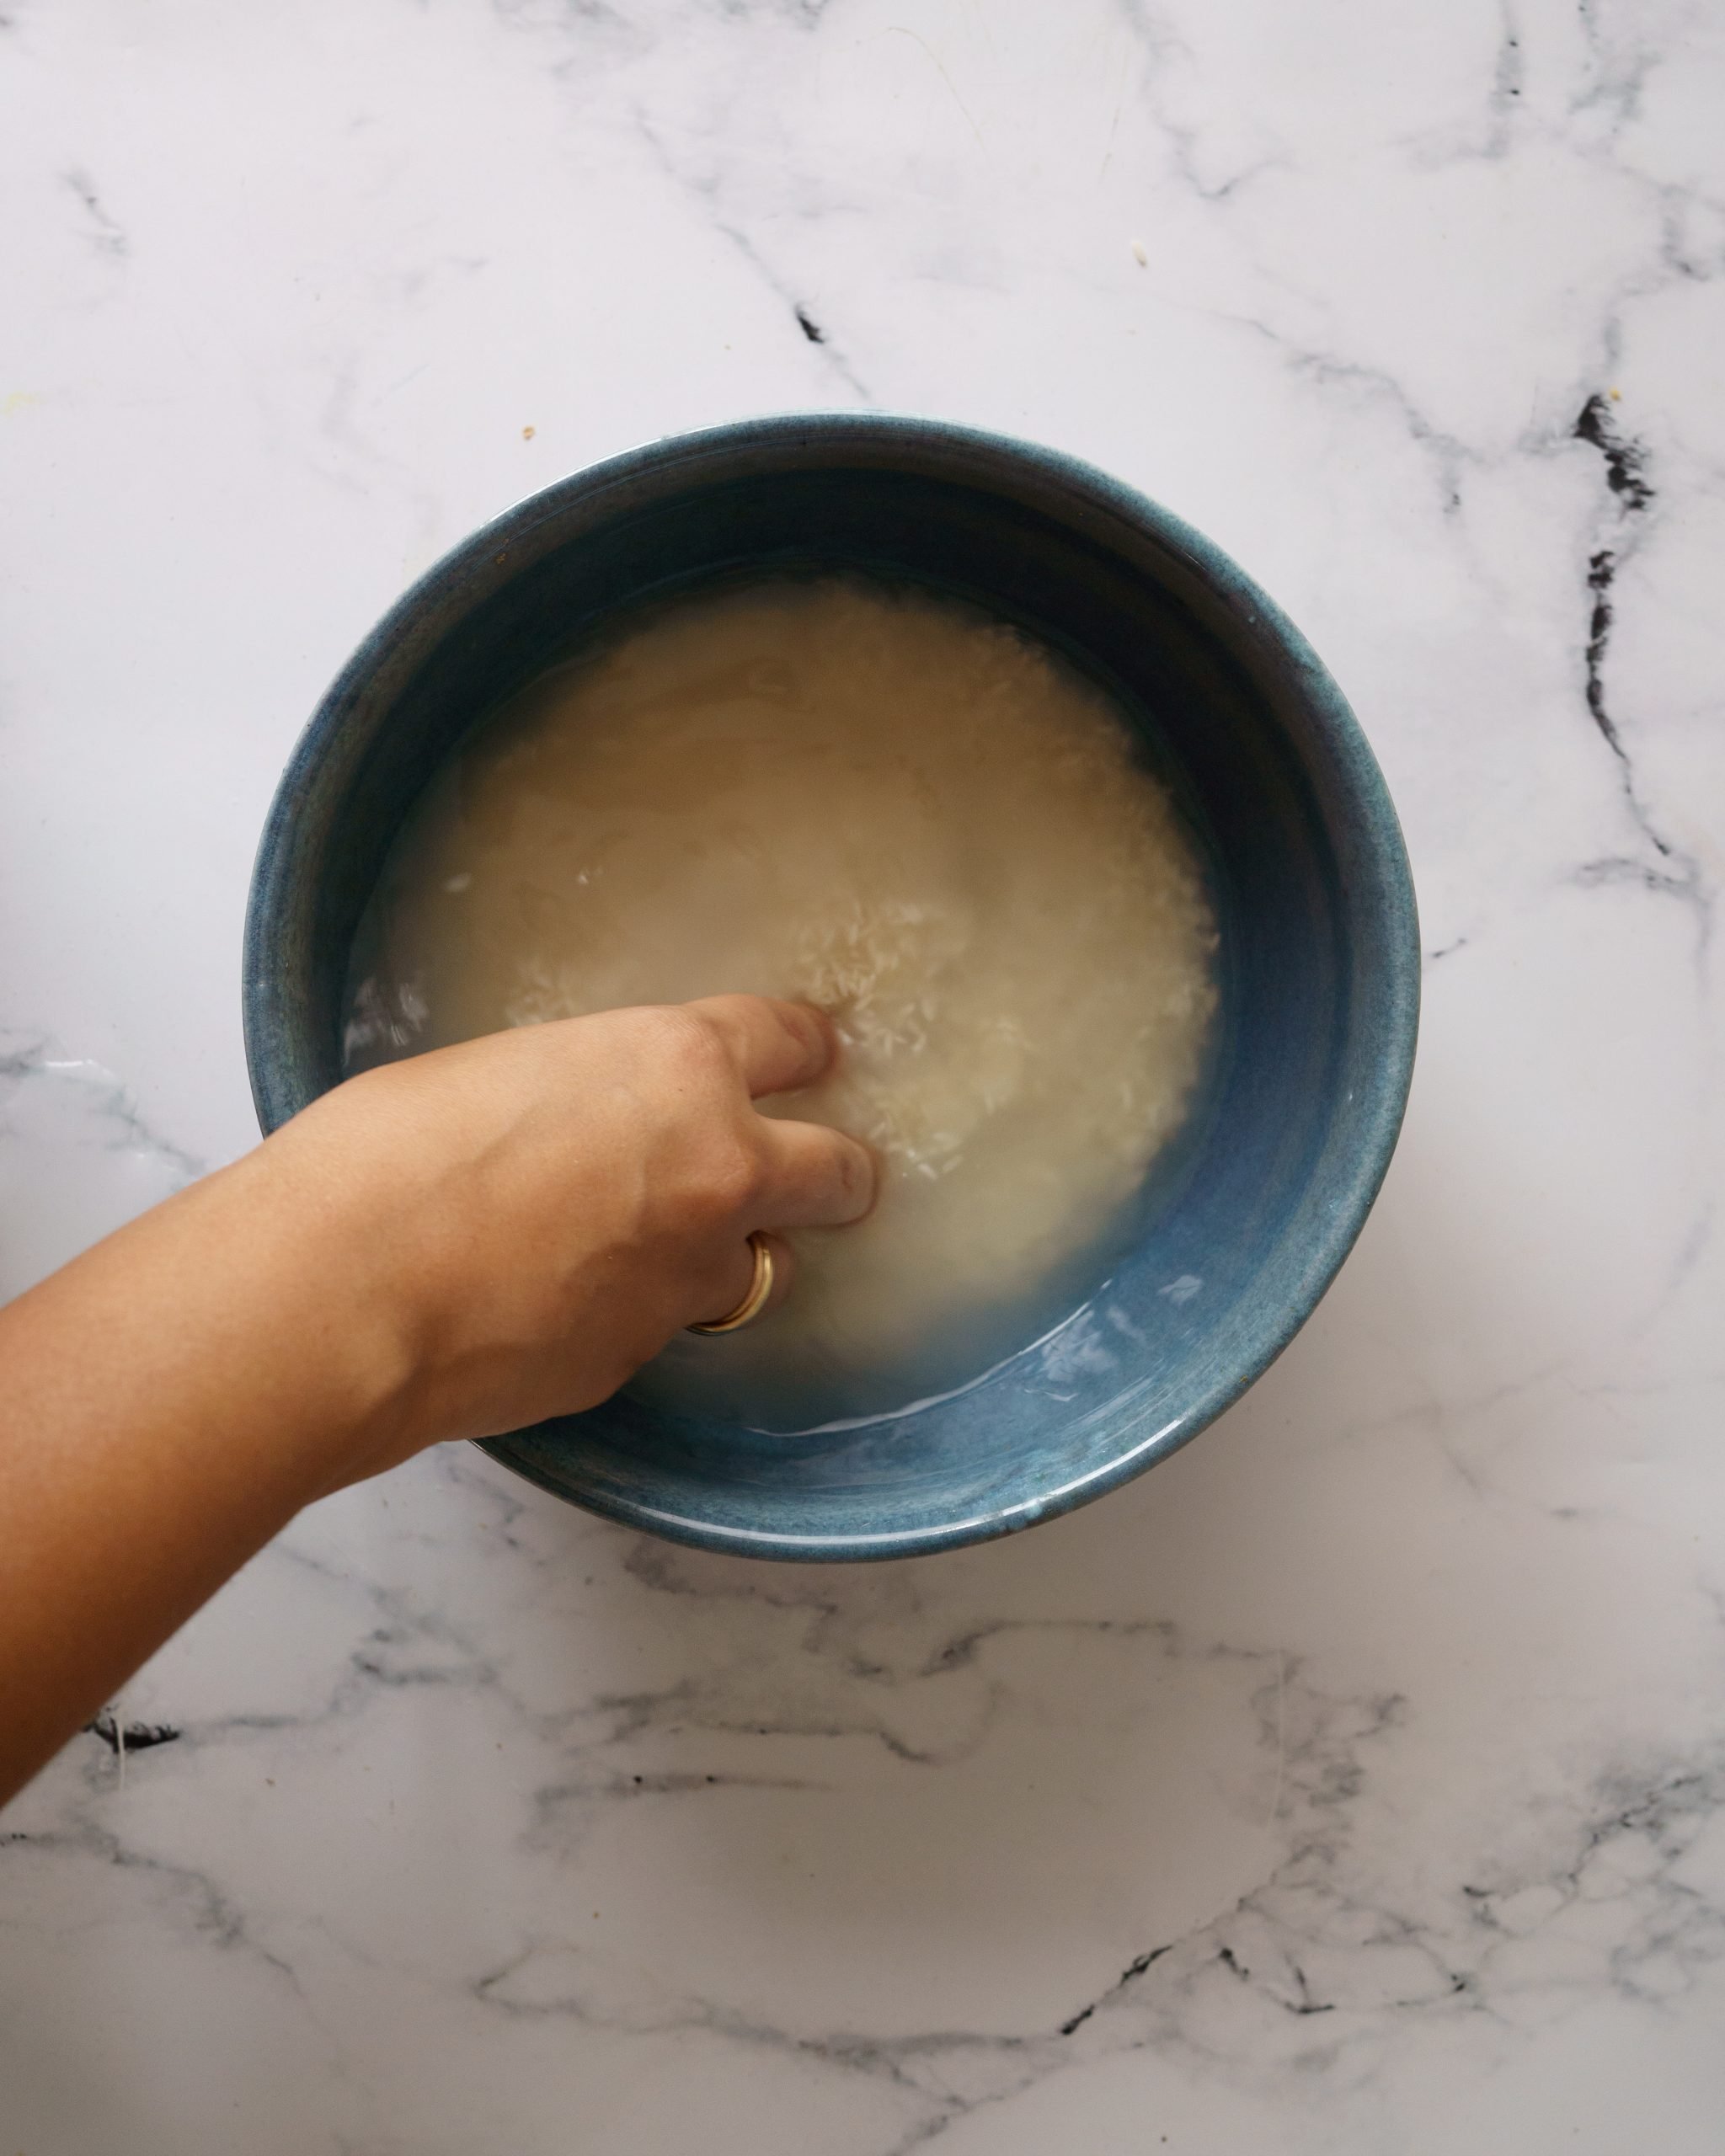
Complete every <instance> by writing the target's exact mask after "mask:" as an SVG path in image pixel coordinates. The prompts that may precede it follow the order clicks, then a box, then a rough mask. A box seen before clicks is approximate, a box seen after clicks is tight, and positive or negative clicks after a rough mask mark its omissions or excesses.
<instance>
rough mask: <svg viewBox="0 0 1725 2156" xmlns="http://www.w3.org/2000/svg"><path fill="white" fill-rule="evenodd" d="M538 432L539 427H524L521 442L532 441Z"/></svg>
mask: <svg viewBox="0 0 1725 2156" xmlns="http://www.w3.org/2000/svg"><path fill="white" fill-rule="evenodd" d="M538 431H539V430H538V429H537V427H523V428H522V429H521V440H523V441H531V440H532V439H533V437H534V435H536V434H537V433H538Z"/></svg>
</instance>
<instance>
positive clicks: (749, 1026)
mask: <svg viewBox="0 0 1725 2156" xmlns="http://www.w3.org/2000/svg"><path fill="white" fill-rule="evenodd" d="M687 1007H688V1008H689V1009H690V1010H691V1011H693V1012H695V1013H696V1015H697V1017H702V1018H704V1019H705V1020H706V1021H707V1022H708V1025H710V1026H712V1027H713V1028H714V1029H715V1030H716V1031H717V1033H718V1034H719V1036H720V1038H722V1039H723V1040H724V1043H725V1045H726V1047H727V1048H728V1049H729V1050H730V1053H731V1059H732V1060H733V1062H734V1063H735V1065H736V1066H737V1069H738V1071H739V1072H740V1075H741V1077H742V1080H743V1083H744V1084H745V1086H747V1087H748V1088H749V1097H750V1099H751V1100H756V1101H758V1100H759V1099H760V1098H761V1096H762V1095H763V1094H765V1093H792V1092H795V1091H797V1089H798V1087H799V1086H812V1085H813V1084H814V1081H815V1080H816V1079H817V1078H824V1077H825V1075H826V1074H827V1072H828V1071H829V1070H831V1068H832V1066H833V1064H834V1062H835V1061H836V1059H837V1056H838V1052H839V1042H838V1035H837V1034H836V1033H835V1032H834V1031H833V1028H832V1021H831V1020H830V1018H829V1017H827V1015H826V1013H825V1011H817V1010H816V1009H815V1007H814V1005H813V1004H812V1003H784V1002H781V1001H779V999H778V998H777V996H772V995H703V996H702V997H701V998H700V999H699V1000H698V1001H697V1002H694V1003H691V1004H690V1005H689V1006H687Z"/></svg>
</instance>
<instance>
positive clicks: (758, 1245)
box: [686, 1231, 772, 1334]
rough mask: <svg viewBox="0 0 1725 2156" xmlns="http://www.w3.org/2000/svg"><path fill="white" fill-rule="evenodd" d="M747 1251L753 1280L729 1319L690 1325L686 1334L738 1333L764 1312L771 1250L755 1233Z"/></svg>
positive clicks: (724, 1318) (769, 1284) (768, 1292)
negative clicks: (751, 1254)
mask: <svg viewBox="0 0 1725 2156" xmlns="http://www.w3.org/2000/svg"><path fill="white" fill-rule="evenodd" d="M749 1247H750V1250H752V1251H754V1253H755V1278H753V1279H752V1280H751V1281H750V1283H749V1292H748V1294H746V1295H745V1296H744V1298H743V1299H742V1301H741V1302H740V1303H739V1304H738V1305H737V1307H736V1308H735V1309H734V1310H733V1311H732V1312H731V1314H730V1315H729V1317H716V1318H714V1319H713V1322H712V1323H711V1324H710V1325H692V1326H688V1327H687V1328H686V1330H687V1331H690V1332H699V1333H704V1334H712V1333H715V1332H740V1331H742V1329H743V1327H744V1326H745V1325H753V1323H754V1322H755V1321H756V1318H757V1317H759V1316H760V1315H761V1311H762V1310H765V1309H766V1299H767V1297H768V1296H769V1295H770V1294H772V1244H771V1243H769V1242H768V1241H767V1240H766V1236H765V1235H761V1234H760V1233H759V1232H758V1231H757V1232H756V1234H754V1235H750V1238H749Z"/></svg>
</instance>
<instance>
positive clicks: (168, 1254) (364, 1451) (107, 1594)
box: [0, 1148, 407, 1800]
mask: <svg viewBox="0 0 1725 2156" xmlns="http://www.w3.org/2000/svg"><path fill="white" fill-rule="evenodd" d="M340 1210H341V1208H340V1203H339V1198H338V1196H337V1195H336V1194H335V1193H330V1192H328V1191H319V1190H318V1188H317V1187H315V1185H312V1187H303V1188H302V1187H296V1185H294V1184H292V1183H291V1182H290V1181H289V1180H288V1179H287V1178H285V1177H282V1176H281V1175H280V1173H279V1172H277V1171H276V1170H275V1162H274V1160H273V1158H272V1157H271V1156H270V1149H268V1148H264V1149H263V1150H262V1151H260V1152H259V1154H255V1155H252V1156H250V1158H248V1160H246V1161H242V1162H240V1163H238V1165H237V1166H234V1167H232V1168H229V1169H227V1170H224V1171H222V1172H221V1173H220V1174H218V1175H216V1176H212V1177H209V1178H208V1179H207V1180H206V1181H205V1182H202V1183H200V1184H198V1185H196V1186H195V1187H194V1188H192V1189H191V1190H189V1191H187V1192H185V1193H183V1194H182V1195H181V1196H180V1197H179V1198H175V1199H174V1200H173V1201H171V1202H170V1203H168V1204H167V1205H164V1206H162V1207H159V1208H158V1209H156V1211H154V1212H153V1213H151V1214H147V1215H146V1216H145V1217H144V1218H143V1219H141V1220H138V1221H136V1222H134V1223H133V1224H132V1225H131V1226H130V1227H129V1228H126V1229H123V1230H120V1233H119V1234H118V1235H114V1236H110V1237H109V1239H108V1240H107V1241H105V1242H104V1243H101V1244H99V1245H98V1246H96V1247H95V1248H94V1249H93V1250H92V1251H88V1252H87V1253H86V1254H85V1256H84V1257H81V1258H79V1259H78V1260H77V1261H76V1262H74V1263H73V1264H72V1265H70V1266H68V1267H66V1268H65V1270H64V1271H63V1272H61V1273H57V1274H56V1275H55V1276H54V1277H53V1278H51V1279H49V1280H47V1281H45V1282H44V1283H42V1284H41V1285H40V1287H39V1288H36V1289H33V1290H32V1291H31V1292H30V1293H29V1294H27V1295H25V1296H24V1297H22V1298H21V1299H19V1301H18V1302H16V1303H13V1305H10V1306H9V1307H8V1308H7V1309H6V1310H0V1534H3V1537H4V1546H3V1550H0V1635H3V1641H4V1645H3V1652H0V1800H3V1799H4V1797H5V1796H8V1795H9V1794H10V1793H11V1791H12V1790H13V1789H15V1788H16V1787H17V1786H19V1785H20V1784H21V1783H22V1782H23V1781H24V1780H26V1779H27V1778H28V1776H29V1774H32V1773H34V1772H35V1769H37V1768H38V1767H39V1766H40V1765H41V1764H42V1763H43V1762H44V1761H45V1759H46V1758H49V1757H50V1756H51V1753H53V1752H54V1751H55V1750H56V1749H57V1748H58V1747H59V1746H60V1745H61V1743H62V1742H64V1741H65V1740H66V1738H67V1737H69V1736H70V1735H71V1734H72V1732H73V1731H74V1730H76V1729H77V1727H78V1726H80V1724H81V1723H82V1722H83V1721H86V1720H87V1719H88V1716H90V1715H91V1714H92V1713H93V1711H94V1710H96V1708H97V1707H99V1705H101V1703H102V1701H103V1700H104V1699H106V1698H108V1697H109V1696H110V1695H111V1694H112V1693H113V1692H114V1691H115V1689H117V1688H118V1686H119V1685H120V1684H122V1683H123V1682H124V1681H125V1679H126V1677H128V1676H129V1675H130V1674H131V1672H132V1670H133V1669H134V1668H136V1667H137V1665H138V1664H139V1663H140V1662H142V1661H143V1660H144V1659H145V1657H147V1655H149V1654H150V1653H152V1652H154V1650H155V1649H156V1648H157V1647H158V1646H160V1645H161V1643H162V1642H163V1641H164V1640H165V1639H167V1638H168V1636H169V1635H170V1634H171V1633H172V1632H173V1631H174V1630H175V1628H176V1627H177V1626H178V1625H180V1624H182V1623H184V1620H186V1618H187V1617H189V1616H190V1614H191V1613H192V1612H193V1611H194V1610H195V1609H196V1608H197V1607H198V1606H199V1604H200V1603H202V1602H203V1601H205V1600H206V1598H208V1597H209V1595H210V1594H211V1593H213V1592H214V1591H215V1589H216V1588H217V1587H218V1586H219V1585H220V1584H221V1583H222V1581H223V1580H224V1579H226V1578H227V1577H228V1576H229V1574H231V1573H232V1572H233V1571H235V1570H236V1569H237V1568H238V1566H240V1565H242V1564H243V1563H244V1561H246V1559H247V1558H248V1557H249V1556H252V1555H253V1553H254V1551H255V1550H258V1549H259V1548H260V1547H261V1546H262V1545H263V1544H264V1542H266V1541H267V1540H269V1539H270V1536H271V1535H272V1534H275V1532H276V1531H277V1530H278V1529H280V1527H282V1526H283V1525H284V1524H286V1522H287V1521H288V1520H289V1519H291V1518H292V1516H293V1514H294V1513H296V1511H297V1510H298V1509H299V1508H300V1507H301V1506H302V1505H304V1504H306V1503H307V1502H310V1501H311V1500H312V1498H314V1497H319V1496H321V1495H323V1493H324V1492H326V1491H328V1490H330V1489H332V1488H334V1487H337V1486H339V1485H340V1484H341V1483H343V1482H344V1481H350V1480H352V1479H353V1478H354V1477H355V1476H358V1475H360V1474H363V1473H365V1472H366V1470H367V1468H368V1466H369V1465H371V1462H372V1460H373V1459H374V1457H382V1456H387V1453H388V1450H389V1447H390V1444H391V1443H392V1441H393V1432H394V1426H395V1422H396V1419H397V1417H398V1413H399V1401H400V1399H401V1396H402V1393H403V1388H404V1386H405V1384H406V1378H407V1371H406V1367H405V1356H404V1353H403V1351H401V1350H399V1349H398V1348H397V1347H396V1345H395V1342H394V1341H393V1337H392V1335H391V1331H390V1326H389V1321H388V1314H387V1310H385V1308H384V1307H383V1305H382V1299H381V1298H380V1299H379V1302H378V1305H377V1309H376V1310H368V1308H367V1307H366V1300H367V1294H368V1283H367V1278H366V1272H365V1269H364V1267H362V1266H360V1267H356V1266H355V1262H354V1260H353V1257H352V1249H351V1246H352V1243H353V1241H354V1227H353V1224H351V1223H346V1222H344V1221H343V1220H342V1219H340V1218H339V1214H340ZM338 1259H339V1262H338Z"/></svg>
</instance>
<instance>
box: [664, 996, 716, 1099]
mask: <svg viewBox="0 0 1725 2156" xmlns="http://www.w3.org/2000/svg"><path fill="white" fill-rule="evenodd" d="M649 1022H650V1025H651V1027H652V1035H651V1038H652V1041H653V1045H654V1049H655V1051H656V1052H657V1053H658V1054H660V1056H661V1057H662V1058H663V1059H664V1060H665V1064H666V1065H668V1067H669V1068H670V1070H671V1071H672V1072H673V1073H674V1074H675V1075H676V1076H677V1077H678V1078H679V1079H681V1080H682V1081H684V1082H686V1083H689V1084H693V1085H695V1086H700V1087H702V1088H703V1089H704V1088H707V1087H710V1086H713V1085H715V1084H716V1083H718V1082H719V1081H723V1080H728V1079H729V1077H730V1076H731V1068H730V1056H729V1051H728V1049H726V1046H725V1042H724V1035H723V1034H722V1033H720V1031H719V1029H718V1027H717V1026H716V1025H714V1023H713V1021H712V1019H711V1018H709V1017H708V1016H707V1014H706V1013H705V1011H691V1010H689V1009H688V1008H687V1007H686V1006H678V1005H676V1004H667V1005H665V1006H662V1007H660V1008H659V1009H657V1010H654V1011H651V1012H650V1013H649Z"/></svg>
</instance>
